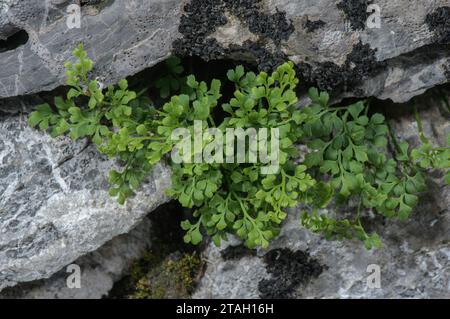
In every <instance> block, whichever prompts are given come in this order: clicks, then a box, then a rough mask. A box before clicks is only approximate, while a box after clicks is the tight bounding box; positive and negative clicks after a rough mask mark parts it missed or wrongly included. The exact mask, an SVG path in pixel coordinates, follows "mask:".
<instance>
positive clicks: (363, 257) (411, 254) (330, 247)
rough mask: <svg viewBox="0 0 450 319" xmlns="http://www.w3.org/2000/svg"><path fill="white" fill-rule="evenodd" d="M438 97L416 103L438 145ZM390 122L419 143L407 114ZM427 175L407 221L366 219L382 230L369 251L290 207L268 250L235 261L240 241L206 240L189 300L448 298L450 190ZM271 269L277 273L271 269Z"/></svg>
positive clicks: (443, 120)
mask: <svg viewBox="0 0 450 319" xmlns="http://www.w3.org/2000/svg"><path fill="white" fill-rule="evenodd" d="M436 96H437V93H436V92H434V98H433V95H426V96H424V97H423V98H421V100H419V101H418V105H421V106H423V110H421V111H420V114H421V118H422V122H423V128H424V132H425V135H426V136H427V137H428V138H430V139H431V141H432V142H433V143H435V145H445V143H446V136H447V135H448V134H450V121H449V116H450V113H449V110H448V109H447V110H446V109H445V106H444V105H443V103H442V102H441V101H440V100H439V98H436ZM437 105H440V106H441V107H438V106H437ZM410 107H411V106H410V105H406V106H404V109H409V108H410ZM427 107H429V108H427ZM391 125H392V127H393V129H394V131H395V132H396V135H397V136H398V137H399V138H400V140H407V141H409V142H410V143H411V144H413V145H414V144H417V143H418V135H417V125H416V124H415V120H414V116H413V115H412V114H411V112H409V115H402V116H400V117H394V119H393V120H392V121H391ZM427 179H428V181H427V183H428V187H429V190H428V191H427V192H426V193H425V194H423V195H422V196H421V198H420V203H419V206H418V207H417V208H416V209H415V210H414V212H413V214H412V215H411V217H410V219H408V220H407V221H405V222H401V221H395V220H383V218H381V219H380V218H379V217H377V218H376V219H375V220H373V222H371V223H369V226H370V227H372V229H373V230H375V231H376V232H377V233H378V234H379V235H380V237H381V239H382V242H383V247H382V248H380V249H377V250H371V251H368V250H366V249H365V248H364V246H363V245H362V244H361V242H358V241H343V242H337V241H326V240H325V239H323V238H322V237H320V236H317V235H314V234H312V233H310V232H309V231H307V230H304V229H302V228H301V226H300V221H299V214H300V211H301V208H299V209H293V210H291V211H290V212H289V214H288V219H287V220H286V222H285V224H284V225H283V228H282V232H281V235H280V236H279V237H278V238H277V239H275V240H274V241H273V242H272V243H271V245H270V247H269V249H268V251H258V252H256V251H253V252H249V253H247V254H242V253H241V256H240V257H239V256H238V257H237V258H236V256H234V257H233V254H231V253H230V251H232V250H233V249H234V250H237V249H240V248H239V246H238V244H239V242H236V241H232V242H231V243H229V244H228V245H226V246H224V247H223V248H222V249H218V248H216V247H214V246H213V244H211V245H210V246H209V247H208V248H207V250H206V251H205V260H207V261H208V266H207V269H206V273H205V275H204V277H203V278H202V281H201V283H200V285H199V287H198V289H197V291H196V293H195V294H194V298H258V297H265V298H283V297H290V298H450V211H449V207H450V187H448V186H446V185H445V184H444V183H443V179H442V174H441V173H438V172H430V173H429V174H427ZM230 247H234V248H230ZM295 252H300V253H298V256H296V255H295V254H294V253H295ZM268 254H269V255H268ZM270 254H272V255H273V256H270ZM230 256H231V257H230ZM266 256H269V257H270V258H266ZM274 256H275V257H274ZM371 265H375V266H371ZM377 266H378V267H379V269H380V275H381V276H380V279H381V282H380V283H381V287H380V288H374V287H373V286H371V285H370V284H368V279H370V278H369V275H371V274H372V273H373V271H374V270H373V269H374V268H371V267H377ZM274 267H275V268H277V269H280V272H281V274H280V273H278V274H277V273H276V272H275V273H274V274H271V273H270V272H271V271H272V272H273V270H271V269H273V268H274Z"/></svg>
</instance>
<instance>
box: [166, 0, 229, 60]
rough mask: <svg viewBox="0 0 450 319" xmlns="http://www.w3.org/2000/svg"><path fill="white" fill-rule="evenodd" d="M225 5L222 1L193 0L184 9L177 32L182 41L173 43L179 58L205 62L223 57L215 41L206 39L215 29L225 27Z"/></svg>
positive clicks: (222, 52) (222, 50) (221, 50)
mask: <svg viewBox="0 0 450 319" xmlns="http://www.w3.org/2000/svg"><path fill="white" fill-rule="evenodd" d="M224 10H225V4H224V3H223V1H222V0H193V1H191V2H190V3H188V4H186V6H185V7H184V12H185V14H184V15H183V16H182V17H181V21H180V26H179V28H178V31H179V32H180V33H181V34H182V35H183V38H182V39H178V40H175V42H174V43H173V48H174V52H175V54H176V55H179V56H199V57H201V58H202V59H204V60H205V61H209V60H215V59H218V58H220V57H222V56H224V53H225V50H224V49H223V48H222V47H221V45H220V44H219V43H218V42H217V41H216V40H215V39H207V37H208V35H210V34H211V33H213V32H215V31H216V29H217V27H219V26H222V25H225V24H226V23H227V18H226V17H225V15H224Z"/></svg>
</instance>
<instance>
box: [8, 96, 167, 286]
mask: <svg viewBox="0 0 450 319" xmlns="http://www.w3.org/2000/svg"><path fill="white" fill-rule="evenodd" d="M29 99H33V97H30V98H29ZM34 101H35V100H34ZM27 103H28V101H27V99H26V98H23V99H15V100H12V101H9V102H5V101H3V103H2V104H7V105H11V104H13V105H14V107H16V109H17V107H18V105H17V104H19V105H20V104H23V106H24V109H25V112H27V111H28V110H29V107H27ZM31 105H33V104H31ZM3 107H4V105H2V106H1V108H2V109H4V108H3ZM10 108H11V109H12V106H11V107H10ZM113 166H115V164H114V163H113V162H112V161H110V160H108V159H107V158H105V157H103V156H101V155H100V154H99V153H98V152H97V151H96V150H95V147H94V146H93V145H89V144H86V142H85V141H79V142H73V141H71V140H69V139H68V138H57V139H53V138H51V137H50V136H49V135H47V134H45V133H42V132H40V131H37V130H34V129H32V128H31V127H30V126H29V125H28V124H27V116H26V114H19V113H17V114H3V115H1V118H0V225H1V230H0V289H2V288H4V287H7V286H12V285H15V284H16V283H19V282H26V281H32V280H36V279H40V278H47V277H49V276H50V275H52V274H54V273H55V272H57V271H58V270H60V269H61V268H62V267H64V266H65V265H67V264H69V263H71V262H72V261H74V260H75V259H77V258H78V257H80V256H82V255H85V254H86V253H89V252H91V251H94V250H96V249H98V248H99V247H100V246H102V245H103V244H104V243H105V242H107V241H108V240H110V239H112V238H114V237H116V236H118V235H120V234H124V233H127V232H128V231H130V230H131V229H132V228H133V227H135V226H136V225H137V224H138V223H139V222H140V221H141V220H142V219H143V217H144V216H145V215H146V214H147V213H149V212H151V211H152V210H153V209H155V208H156V207H158V206H159V205H161V204H162V203H164V202H165V201H166V200H167V198H166V196H165V195H164V189H165V188H167V186H168V185H170V173H169V170H168V168H167V167H165V166H163V165H158V166H157V167H155V169H154V171H153V174H152V175H151V176H149V178H148V181H147V182H145V184H144V185H143V186H142V188H141V190H140V191H139V192H138V193H137V194H136V196H135V197H134V198H132V199H130V200H129V201H127V203H126V204H125V205H124V206H121V205H119V204H117V203H116V201H115V199H113V198H111V197H110V196H109V194H108V191H107V190H108V183H107V176H108V171H109V169H110V168H112V167H113Z"/></svg>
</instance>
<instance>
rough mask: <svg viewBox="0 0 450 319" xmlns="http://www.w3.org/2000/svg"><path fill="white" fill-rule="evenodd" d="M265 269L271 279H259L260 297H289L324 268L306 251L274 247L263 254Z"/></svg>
mask: <svg viewBox="0 0 450 319" xmlns="http://www.w3.org/2000/svg"><path fill="white" fill-rule="evenodd" d="M264 262H265V263H266V269H267V271H268V272H269V273H270V274H271V275H272V278H271V279H264V280H261V281H260V282H259V284H258V289H259V292H260V296H261V298H268V299H284V298H291V297H293V296H292V293H293V292H294V291H295V288H297V287H298V286H299V285H300V284H306V283H308V282H309V281H310V280H311V279H313V278H317V277H318V276H319V275H320V274H321V273H322V271H323V270H324V269H325V268H326V267H325V266H323V265H321V264H320V263H319V262H318V261H317V260H316V259H314V258H311V257H310V255H309V253H308V251H306V252H304V251H301V250H298V251H295V252H293V251H292V250H290V249H287V248H283V249H274V250H271V251H269V252H268V253H267V254H266V255H265V256H264Z"/></svg>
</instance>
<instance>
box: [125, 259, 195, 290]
mask: <svg viewBox="0 0 450 319" xmlns="http://www.w3.org/2000/svg"><path fill="white" fill-rule="evenodd" d="M202 266H203V262H202V260H201V259H200V257H199V256H198V254H197V253H195V252H194V253H184V254H181V253H178V252H177V253H174V254H171V255H169V256H167V257H166V258H164V259H163V260H161V257H160V255H158V254H155V253H152V252H151V251H149V252H148V253H146V254H145V256H144V258H143V259H142V260H140V261H139V262H137V263H136V264H135V265H134V266H133V267H132V271H131V278H132V281H134V282H135V287H134V291H133V292H132V293H131V294H130V295H129V296H128V298H131V299H162V298H189V297H190V294H191V293H192V291H193V288H194V287H195V284H196V278H197V276H198V274H199V273H200V272H201V269H202Z"/></svg>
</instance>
